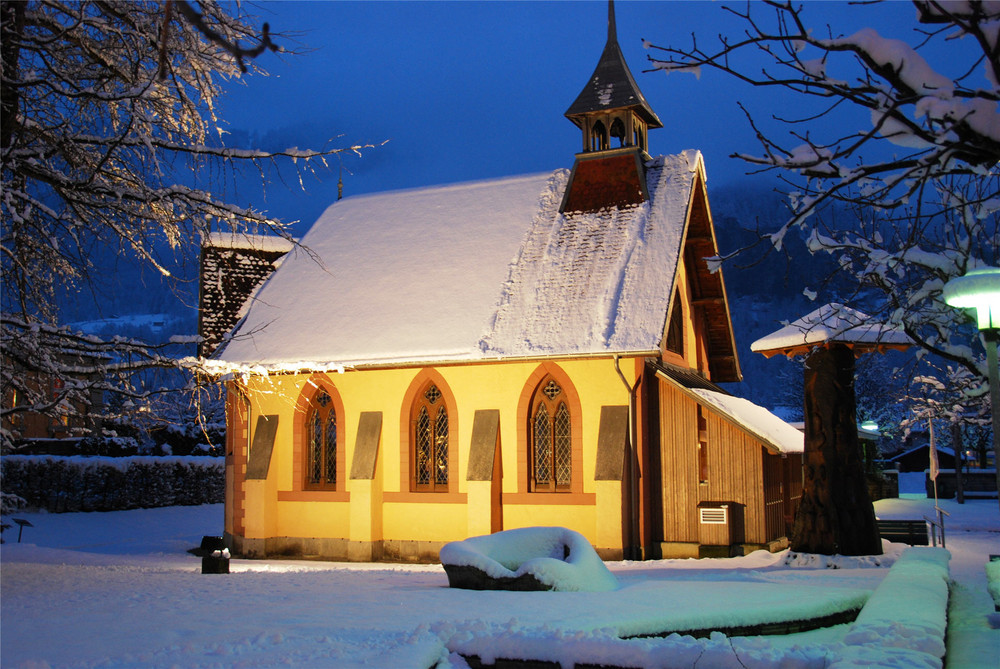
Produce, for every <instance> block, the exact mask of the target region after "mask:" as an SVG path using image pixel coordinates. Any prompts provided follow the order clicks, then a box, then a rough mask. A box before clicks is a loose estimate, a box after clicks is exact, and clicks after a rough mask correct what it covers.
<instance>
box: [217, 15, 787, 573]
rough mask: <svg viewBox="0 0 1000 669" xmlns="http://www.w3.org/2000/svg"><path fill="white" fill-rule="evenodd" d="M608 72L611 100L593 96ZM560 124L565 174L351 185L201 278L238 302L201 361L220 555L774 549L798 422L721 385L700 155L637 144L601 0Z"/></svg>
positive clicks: (651, 119) (631, 101) (639, 109)
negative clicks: (211, 368) (390, 187)
mask: <svg viewBox="0 0 1000 669" xmlns="http://www.w3.org/2000/svg"><path fill="white" fill-rule="evenodd" d="M609 72H611V73H616V74H615V76H616V77H617V79H616V80H615V81H614V84H615V86H614V90H615V91H616V92H619V93H621V95H620V96H618V95H616V96H614V97H613V98H612V96H601V95H589V94H588V90H590V89H594V88H595V87H596V86H598V84H600V83H602V82H603V85H606V84H607V83H608V79H607V76H608V73H609ZM601 76H604V78H603V79H602V78H601ZM566 115H567V117H569V118H570V120H572V121H573V122H574V123H575V124H576V125H577V126H578V127H580V128H581V131H582V132H583V134H584V143H583V146H584V150H583V151H582V152H581V153H579V154H577V155H576V159H575V163H574V166H573V169H572V170H565V169H563V170H556V171H555V172H552V173H549V174H540V175H525V176H517V177H509V178H505V179H496V180H491V181H484V182H472V183H464V184H453V185H446V186H439V187H432V188H422V189H417V190H410V191H397V192H391V193H382V194H376V195H364V196H355V197H348V198H345V199H343V200H341V201H338V202H337V203H335V204H333V205H332V206H331V207H330V208H329V209H328V210H327V211H326V212H325V213H324V214H323V215H322V216H321V217H320V219H319V220H318V221H317V222H316V223H315V224H314V226H313V227H312V229H311V230H310V231H309V232H308V233H307V235H306V236H305V237H304V238H303V239H302V242H301V243H302V245H303V246H305V247H307V248H308V249H309V253H300V252H296V251H291V252H289V253H288V254H287V255H286V256H285V257H284V258H283V259H281V261H280V263H279V264H280V267H278V268H277V270H276V271H275V272H274V273H273V274H272V275H270V276H269V278H266V280H265V281H264V283H263V285H262V286H260V287H259V288H254V289H252V290H251V291H250V292H249V294H247V293H245V292H242V293H241V292H240V288H239V286H238V285H236V283H230V282H227V280H226V277H225V276H224V274H223V275H217V276H212V275H210V276H206V277H203V285H213V286H223V287H226V286H229V287H230V288H232V289H233V293H232V294H229V295H227V296H225V298H224V299H223V300H222V301H223V302H225V303H227V304H228V303H231V302H232V301H234V300H235V301H238V302H239V303H240V304H241V305H243V307H242V309H241V310H240V312H239V313H240V314H241V316H240V320H239V322H238V323H229V324H228V327H231V328H233V329H232V335H231V337H227V338H225V343H224V345H223V346H222V347H221V349H220V350H218V351H216V352H215V354H214V355H215V358H216V360H217V364H218V366H219V369H220V373H221V374H227V375H228V378H229V381H228V389H229V393H228V400H227V426H228V431H227V448H226V452H227V456H226V457H227V459H226V471H227V491H226V493H227V494H226V520H225V523H226V528H225V531H226V540H227V542H228V544H229V546H230V547H231V549H232V550H233V551H234V552H235V553H236V554H238V555H244V556H259V557H263V556H280V555H288V556H315V557H323V558H328V559H347V560H373V559H374V560H377V559H391V560H436V559H437V551H438V550H439V549H440V547H441V546H442V545H443V544H444V543H446V542H448V541H453V540H457V539H464V538H466V537H468V536H474V535H479V534H488V533H491V532H495V531H499V530H502V529H513V528H516V527H526V526H544V525H558V526H564V527H568V528H570V529H572V530H575V531H577V532H580V533H581V534H583V535H584V536H585V537H587V539H588V540H589V541H590V542H591V543H592V544H593V545H594V547H595V548H596V549H597V550H598V553H599V554H600V555H601V556H602V557H604V558H606V559H621V558H623V557H627V558H658V557H698V556H701V555H730V554H736V553H743V552H746V551H750V550H755V549H758V548H767V549H772V550H773V549H777V548H780V547H783V546H784V545H785V541H786V539H785V537H786V533H787V526H788V523H789V522H790V520H791V517H792V514H793V512H794V506H795V503H796V500H797V498H798V496H799V494H800V490H801V451H802V435H801V433H799V432H798V431H797V430H795V429H794V428H791V427H790V426H788V425H787V424H785V423H783V422H782V421H780V420H779V419H777V418H776V417H774V416H773V415H771V414H770V413H768V412H767V411H765V410H764V409H762V408H760V407H757V406H755V405H753V404H751V403H750V402H747V401H746V400H742V399H740V398H737V397H734V396H732V395H730V394H729V393H728V392H726V391H725V390H723V389H722V388H721V387H720V386H719V385H718V384H719V383H728V382H737V381H739V380H740V378H741V376H740V368H739V361H738V359H737V356H736V349H735V343H734V337H733V331H732V323H731V321H730V318H729V312H728V303H727V299H726V290H725V284H724V280H723V274H722V271H721V270H716V271H712V270H711V269H710V268H709V266H708V263H707V262H706V260H705V259H706V257H709V256H712V255H715V254H716V253H717V247H716V241H715V233H714V229H713V226H712V217H711V210H710V207H709V203H708V197H707V192H706V187H705V166H704V161H703V159H702V157H701V154H700V153H698V152H696V151H688V152H684V153H682V154H679V155H673V156H657V157H651V156H650V155H649V153H648V152H647V138H646V131H647V130H648V129H652V128H657V127H660V126H661V125H662V124H661V123H660V122H659V119H657V118H656V115H655V113H653V111H652V110H651V109H650V108H649V106H648V104H647V103H646V102H645V99H644V98H643V97H642V94H641V92H640V91H639V90H638V87H637V86H636V85H635V82H634V80H633V79H632V76H631V74H630V73H629V72H628V68H627V66H626V65H625V63H624V60H623V59H622V57H621V51H620V49H618V47H617V37H616V34H615V26H614V16H613V13H611V14H610V16H609V34H608V44H607V46H606V47H605V50H604V53H603V54H602V56H601V62H600V63H599V65H598V68H597V69H596V70H595V73H594V76H593V77H592V78H591V80H590V81H589V82H588V84H587V87H585V90H584V93H582V94H581V96H580V97H579V98H578V100H577V101H576V102H574V104H573V106H572V107H571V108H570V110H569V111H567V113H566ZM612 140H617V146H614V147H612V146H611V144H612ZM251 246H252V245H251ZM317 259H318V260H319V262H317ZM269 262H272V260H270V259H269ZM215 267H221V265H220V264H218V263H217V264H216V265H215ZM244 283H246V282H244ZM244 291H245V289H244ZM213 327H214V328H219V327H220V323H219V321H218V320H215V321H213ZM220 341H221V339H220Z"/></svg>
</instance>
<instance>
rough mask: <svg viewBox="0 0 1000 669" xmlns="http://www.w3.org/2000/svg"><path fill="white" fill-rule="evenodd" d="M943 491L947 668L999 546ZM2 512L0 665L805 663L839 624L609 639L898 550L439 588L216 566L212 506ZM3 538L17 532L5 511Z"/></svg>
mask: <svg viewBox="0 0 1000 669" xmlns="http://www.w3.org/2000/svg"><path fill="white" fill-rule="evenodd" d="M906 497H907V498H905V499H900V500H884V501H881V502H879V503H877V505H876V508H877V513H878V514H879V515H880V516H881V517H885V518H919V517H920V516H921V515H923V514H931V513H933V501H932V500H926V499H923V498H919V497H916V496H909V495H908V496H906ZM941 506H942V508H943V509H945V510H946V511H948V512H949V513H951V516H950V517H949V518H948V519H947V527H948V535H947V541H948V549H949V551H951V553H952V560H951V576H952V578H953V579H954V581H955V584H954V586H953V588H952V599H951V608H950V611H949V617H948V621H949V622H948V624H949V632H948V655H947V660H948V666H949V667H963V668H968V669H973V668H975V669H981V668H984V667H994V666H996V661H997V660H996V658H997V657H1000V630H998V629H992V628H991V627H990V624H991V620H992V621H993V624H994V625H995V624H997V621H996V615H997V614H993V613H992V611H993V602H992V600H991V599H990V597H989V595H988V593H987V589H986V576H985V571H984V565H985V562H986V560H987V557H988V554H990V553H1000V512H998V505H997V502H996V501H995V500H978V501H972V502H969V503H967V504H965V505H964V506H959V505H958V504H956V503H955V502H954V501H944V502H942V504H941ZM16 515H17V517H19V518H25V519H28V520H30V521H31V523H32V524H33V525H34V527H26V528H25V529H24V535H23V543H21V544H17V543H6V544H4V545H3V547H2V549H0V559H2V572H0V578H2V591H0V615H2V626H0V635H2V636H0V665H2V666H3V667H5V668H6V667H11V668H17V667H24V668H37V667H51V668H54V667H174V666H176V667H271V666H293V667H358V666H367V667H415V668H421V669H423V668H428V667H433V666H435V665H437V666H439V667H442V668H444V667H463V666H465V663H464V661H463V660H462V659H461V657H460V656H459V655H458V654H456V653H455V652H453V651H456V650H462V651H463V652H470V650H471V651H475V652H477V653H479V654H481V655H482V656H483V657H484V659H487V658H489V657H490V655H491V654H492V656H494V657H509V656H512V655H517V654H519V653H520V654H523V655H526V656H531V657H534V658H537V659H553V660H557V661H562V662H563V663H564V666H566V667H569V666H572V665H571V664H569V663H570V662H572V661H574V660H576V661H588V662H595V663H601V662H604V663H607V664H610V663H612V662H619V663H622V664H625V665H626V666H649V667H681V666H693V665H694V664H695V662H698V666H699V667H705V666H712V667H740V666H743V667H772V666H781V667H786V668H788V669H798V668H805V667H809V668H811V667H817V668H818V667H825V666H830V663H831V662H830V658H837V657H840V658H843V657H847V656H848V654H845V653H844V648H845V645H844V644H845V637H846V636H848V634H849V630H850V625H840V626H837V627H832V628H828V629H823V630H816V631H813V632H806V633H802V634H798V635H790V636H787V637H775V636H769V637H744V638H735V637H734V638H733V639H729V638H726V637H724V636H722V635H718V634H716V635H713V636H712V637H711V638H707V639H694V638H692V637H688V636H680V635H672V636H669V637H667V638H664V639H659V638H651V639H635V640H622V639H621V637H622V636H625V635H630V634H643V633H652V632H659V631H664V630H671V629H696V628H705V627H713V626H717V625H723V626H725V625H734V624H746V623H749V622H753V621H757V622H759V621H761V620H793V619H797V618H801V617H803V616H815V615H818V614H821V613H824V612H828V611H834V610H840V609H843V608H849V607H851V606H853V605H856V604H858V603H861V602H864V601H865V600H867V599H868V597H869V596H870V595H871V593H872V592H873V590H874V589H875V588H876V587H877V586H878V585H879V584H880V583H881V582H882V581H883V580H884V579H885V576H886V574H887V573H888V571H889V570H888V569H887V566H889V565H890V564H892V563H894V562H895V561H896V559H897V558H898V557H899V555H900V552H901V551H902V550H903V548H904V547H903V546H902V545H899V544H892V545H890V546H889V549H890V550H889V552H888V554H887V556H885V557H883V558H880V559H878V560H874V559H871V558H863V559H848V558H827V559H823V560H807V559H797V560H796V559H792V560H786V558H788V556H787V554H784V553H781V554H776V555H771V554H768V553H764V552H758V553H754V554H753V555H749V556H747V557H743V558H733V559H727V560H721V559H717V560H663V561H652V562H620V563H609V567H610V568H611V571H612V572H613V573H614V574H615V576H616V577H617V579H618V581H619V584H620V587H619V588H618V589H617V590H615V591H612V592H527V593H524V592H478V591H464V590H453V589H449V588H448V587H447V578H446V576H445V574H444V571H443V569H442V568H441V567H440V565H395V564H342V563H321V562H304V561H270V560H268V561H249V560H233V562H232V573H231V574H229V575H207V574H206V575H203V574H201V573H200V560H199V559H198V558H196V557H194V556H192V555H189V554H187V553H186V552H185V551H186V549H188V548H191V547H193V546H196V545H198V543H199V542H200V539H201V537H202V535H206V534H218V533H219V531H220V528H221V525H222V507H221V506H220V505H213V506H201V507H169V508H161V509H146V510H139V511H123V512H111V513H76V514H58V515H57V514H36V513H25V514H16ZM4 537H5V539H6V540H7V541H8V542H11V541H15V542H16V540H17V528H16V527H15V528H13V529H11V530H8V531H7V532H5V533H4ZM786 561H787V562H790V563H791V565H787V564H786ZM876 563H877V564H876ZM831 567H837V568H831ZM864 653H866V654H867V655H868V656H870V658H871V659H872V660H873V662H872V664H878V666H894V667H917V666H919V667H924V666H934V664H933V663H931V664H927V663H926V661H927V658H928V657H929V656H927V655H920V654H917V655H908V654H906V653H900V652H895V651H889V650H887V651H886V652H885V653H876V654H875V655H874V656H873V655H872V654H871V653H872V651H871V646H869V649H868V650H865V651H864ZM913 657H917V659H912V658H913ZM875 660H877V662H875ZM862 661H863V663H862V664H858V663H855V664H852V665H850V666H867V664H868V662H867V660H864V659H862ZM879 662H881V664H879ZM838 666H839V665H838Z"/></svg>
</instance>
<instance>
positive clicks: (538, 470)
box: [529, 377, 573, 492]
mask: <svg viewBox="0 0 1000 669" xmlns="http://www.w3.org/2000/svg"><path fill="white" fill-rule="evenodd" d="M565 399H566V397H565V393H564V392H563V389H562V388H561V387H560V386H559V384H558V383H556V381H555V379H553V378H552V377H546V378H544V379H542V382H541V383H540V384H539V385H538V390H537V392H536V393H535V396H534V399H533V400H532V404H531V422H530V428H529V433H530V434H529V437H530V439H529V441H530V444H531V457H530V458H529V462H530V463H531V473H530V477H531V489H532V490H533V491H550V492H551V491H557V490H569V489H570V487H571V485H572V483H573V455H572V451H573V449H572V444H573V438H572V436H573V435H572V427H571V426H572V423H571V421H570V411H569V407H568V406H567V405H566V401H565Z"/></svg>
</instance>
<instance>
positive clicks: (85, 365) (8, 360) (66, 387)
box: [0, 335, 104, 454]
mask: <svg viewBox="0 0 1000 669" xmlns="http://www.w3.org/2000/svg"><path fill="white" fill-rule="evenodd" d="M43 336H44V335H43ZM57 345H58V346H60V347H61V352H60V354H59V359H58V361H57V364H58V365H59V366H61V367H63V368H64V369H65V370H67V371H66V372H65V373H64V374H62V375H57V374H52V373H49V372H46V371H40V370H38V369H36V368H33V367H29V366H26V365H24V364H21V363H20V362H19V361H18V360H17V359H15V358H13V357H8V356H6V355H5V356H4V358H3V360H2V361H0V364H2V365H3V366H4V368H5V371H6V374H4V384H3V393H2V395H0V401H2V403H3V421H2V424H0V429H2V430H3V431H4V433H5V436H6V441H9V442H10V443H14V444H17V445H18V447H19V449H20V452H40V453H56V454H62V453H66V454H68V453H70V452H71V451H72V447H73V446H74V444H76V442H77V441H79V439H81V438H82V437H85V436H88V435H90V434H93V433H94V432H97V431H99V430H100V428H101V420H100V419H99V418H98V416H99V415H100V414H101V412H102V410H103V406H104V393H103V391H102V390H101V389H100V383H99V382H100V380H101V375H100V374H99V373H97V372H95V371H92V370H94V369H96V368H98V367H99V365H100V364H101V363H103V362H104V361H103V360H101V359H100V358H98V357H96V356H95V355H94V354H93V353H91V352H83V351H79V350H73V349H72V348H71V347H70V346H69V345H68V344H66V343H65V342H57ZM57 345H53V349H56V347H57ZM20 359H27V358H26V357H22V358H20ZM71 390H72V391H73V392H72V393H71V392H70V391H71Z"/></svg>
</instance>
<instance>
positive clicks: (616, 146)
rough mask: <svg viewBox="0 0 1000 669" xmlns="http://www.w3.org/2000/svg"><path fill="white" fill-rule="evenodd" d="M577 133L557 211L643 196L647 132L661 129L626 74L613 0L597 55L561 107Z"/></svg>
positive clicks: (642, 199) (604, 205)
mask: <svg viewBox="0 0 1000 669" xmlns="http://www.w3.org/2000/svg"><path fill="white" fill-rule="evenodd" d="M566 118H568V119H569V120H571V121H572V122H573V123H574V124H576V126H577V127H578V128H580V130H581V131H582V133H583V151H582V152H581V153H578V154H577V155H576V162H575V163H574V164H573V173H572V175H571V176H570V182H569V185H568V186H567V188H566V194H565V196H564V198H563V202H562V206H561V207H560V211H561V212H573V211H597V210H600V209H605V208H609V207H624V206H629V205H634V204H639V203H641V202H645V201H646V200H648V199H649V194H648V192H647V188H646V177H645V167H644V164H645V162H646V161H647V160H648V159H649V154H648V153H647V133H648V131H649V130H650V129H652V128H662V127H663V123H662V122H661V121H660V119H659V117H658V116H657V115H656V112H654V111H653V109H652V107H650V105H649V103H648V102H647V101H646V98H645V97H644V96H643V94H642V91H640V90H639V86H638V85H637V84H636V83H635V79H634V78H633V77H632V72H631V71H629V69H628V65H627V64H626V63H625V56H624V55H623V54H622V50H621V47H619V46H618V35H617V29H616V26H615V7H614V1H613V0H609V2H608V41H607V44H605V46H604V52H603V53H602V54H601V59H600V60H599V61H598V63H597V67H596V68H595V69H594V73H593V74H592V75H591V76H590V79H589V80H588V81H587V84H586V85H585V86H584V87H583V90H582V91H580V94H579V95H578V96H577V98H576V100H575V101H574V102H573V104H572V105H570V107H569V109H567V110H566Z"/></svg>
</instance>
